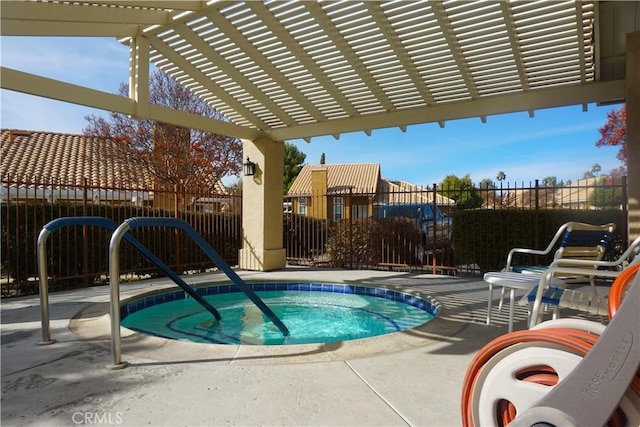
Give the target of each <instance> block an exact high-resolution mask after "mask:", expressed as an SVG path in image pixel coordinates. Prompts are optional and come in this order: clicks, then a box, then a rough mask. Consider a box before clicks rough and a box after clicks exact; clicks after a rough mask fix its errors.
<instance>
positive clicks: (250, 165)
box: [243, 156, 256, 176]
mask: <svg viewBox="0 0 640 427" xmlns="http://www.w3.org/2000/svg"><path fill="white" fill-rule="evenodd" d="M243 166H244V167H243V170H244V175H245V176H253V175H255V173H256V164H255V163H254V162H252V161H251V160H249V156H247V161H246V162H244V165H243Z"/></svg>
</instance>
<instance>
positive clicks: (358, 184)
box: [287, 163, 380, 196]
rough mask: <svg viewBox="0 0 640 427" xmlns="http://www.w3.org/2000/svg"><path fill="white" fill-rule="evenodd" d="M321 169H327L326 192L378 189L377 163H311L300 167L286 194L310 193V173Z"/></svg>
mask: <svg viewBox="0 0 640 427" xmlns="http://www.w3.org/2000/svg"><path fill="white" fill-rule="evenodd" d="M322 169H324V170H326V171H327V193H328V194H375V193H376V192H377V190H378V183H379V180H380V164H379V163H350V164H324V165H321V164H313V165H304V166H303V167H302V170H301V171H300V173H299V174H298V176H297V178H296V179H295V181H293V184H292V185H291V188H290V189H289V192H288V193H287V195H288V196H309V195H312V193H313V190H312V187H311V177H312V173H313V171H314V170H322Z"/></svg>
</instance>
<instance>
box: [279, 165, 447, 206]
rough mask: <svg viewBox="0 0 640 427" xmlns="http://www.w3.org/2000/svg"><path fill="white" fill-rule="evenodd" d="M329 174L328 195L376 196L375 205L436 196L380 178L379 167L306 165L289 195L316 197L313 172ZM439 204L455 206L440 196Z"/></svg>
mask: <svg viewBox="0 0 640 427" xmlns="http://www.w3.org/2000/svg"><path fill="white" fill-rule="evenodd" d="M317 170H326V171H327V194H330V195H339V194H353V195H375V197H376V202H380V203H382V202H384V203H432V202H433V192H432V191H430V190H431V189H430V188H424V187H421V186H418V185H415V184H411V183H409V182H406V181H392V180H389V179H387V178H382V177H381V176H380V164H379V163H349V164H320V165H319V164H313V165H304V166H303V168H302V170H301V171H300V173H299V174H298V177H297V178H296V179H295V181H294V182H293V184H292V185H291V188H290V189H289V192H288V193H287V195H288V196H290V197H295V196H310V195H314V194H315V193H316V192H317V191H318V190H314V189H313V188H312V174H313V171H317ZM436 203H438V204H443V205H444V204H446V205H450V204H454V203H455V202H454V201H453V200H451V199H448V198H447V197H444V196H442V195H440V194H437V195H436Z"/></svg>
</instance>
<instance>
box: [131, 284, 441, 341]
mask: <svg viewBox="0 0 640 427" xmlns="http://www.w3.org/2000/svg"><path fill="white" fill-rule="evenodd" d="M256 294H257V295H258V296H259V297H260V298H261V299H262V300H263V301H264V302H265V304H267V305H268V306H269V308H271V310H273V312H274V313H275V314H276V315H277V316H278V317H279V318H280V319H281V320H282V322H283V323H284V324H285V325H286V326H287V328H288V329H289V331H290V337H288V339H287V340H285V338H284V336H283V334H282V332H281V331H280V330H279V329H278V328H277V327H276V325H275V324H273V323H272V322H271V321H269V320H268V318H267V317H266V316H264V315H263V313H262V312H261V311H260V310H259V309H258V308H257V307H256V306H255V305H254V304H253V303H252V302H251V301H250V300H249V299H248V298H246V297H245V295H244V294H243V293H240V292H231V293H224V294H218V295H208V296H205V299H206V300H207V301H208V302H209V303H210V304H211V305H213V306H214V307H215V308H216V309H217V310H218V311H219V312H220V314H221V316H222V321H221V322H218V321H216V320H215V318H214V317H213V316H212V314H211V313H209V312H208V311H206V310H204V309H203V308H202V307H201V306H200V305H199V304H198V303H197V302H196V301H195V300H193V299H191V298H185V299H179V300H174V301H169V302H162V303H159V304H154V305H151V306H147V307H146V308H144V309H140V310H137V311H135V312H133V313H131V314H127V315H126V317H125V316H123V319H122V322H121V324H122V326H124V327H127V328H129V329H132V330H135V331H137V332H142V333H145V334H149V335H155V336H160V337H164V338H170V339H176V340H187V341H193V342H199V343H216V344H252V345H282V344H308V343H328V342H336V341H345V340H354V339H359V338H366V337H373V336H377V335H382V334H388V333H392V332H398V331H403V330H406V329H410V328H413V327H416V326H418V325H421V324H423V323H425V322H428V321H429V320H431V319H432V318H433V317H434V315H433V314H432V313H431V312H429V311H427V310H425V309H422V308H418V307H415V306H413V305H410V304H406V303H405V302H402V301H396V300H394V299H390V298H380V297H375V296H371V295H361V294H347V293H334V292H302V291H289V290H284V291H283V290H274V291H258V292H256ZM412 298H413V297H412ZM413 299H416V298H413ZM420 301H422V300H420ZM422 302H423V303H424V301H422ZM427 304H428V303H427ZM421 306H424V305H423V304H422V305H421ZM429 307H430V306H429Z"/></svg>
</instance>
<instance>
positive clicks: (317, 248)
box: [284, 177, 627, 274]
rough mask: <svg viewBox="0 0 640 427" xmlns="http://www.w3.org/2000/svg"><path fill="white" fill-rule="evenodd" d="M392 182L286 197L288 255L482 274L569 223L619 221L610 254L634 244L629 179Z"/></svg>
mask: <svg viewBox="0 0 640 427" xmlns="http://www.w3.org/2000/svg"><path fill="white" fill-rule="evenodd" d="M392 184H394V185H393V187H392V188H385V189H384V191H370V192H359V193H354V191H353V190H350V189H339V190H336V191H334V192H331V191H329V192H328V194H325V193H313V194H306V195H300V196H296V197H289V198H285V203H284V206H285V212H286V214H285V239H284V242H285V247H286V253H287V259H288V262H289V263H295V264H304V265H314V266H333V267H339V268H361V269H362V268H375V269H381V268H382V269H409V270H419V271H425V272H431V273H445V274H460V273H462V272H467V273H470V274H477V273H481V272H482V271H484V270H487V269H490V268H499V266H500V264H501V263H504V260H505V259H506V255H507V252H508V251H509V249H510V247H513V246H509V245H525V244H528V245H529V246H527V247H544V246H546V243H547V242H548V239H549V236H553V234H554V233H555V232H556V230H557V228H558V227H559V225H560V224H562V223H564V222H566V221H581V222H591V223H604V222H615V223H616V226H617V227H616V230H617V232H616V236H615V238H614V242H613V244H612V245H611V248H610V250H611V251H612V252H620V249H621V248H622V249H623V247H624V246H625V242H626V241H627V212H626V206H627V196H626V178H625V177H622V178H619V179H609V178H605V177H603V178H590V179H584V180H578V181H577V182H575V183H568V184H566V185H556V184H555V183H547V184H541V183H540V182H539V181H537V180H536V181H534V182H531V183H528V184H527V185H525V183H522V184H520V185H515V184H507V183H502V182H499V183H497V184H495V183H493V184H490V185H486V186H484V187H483V188H467V189H460V188H456V189H448V188H437V187H436V185H435V184H434V185H433V186H432V187H431V188H416V187H415V186H410V185H408V184H406V183H393V182H392ZM507 218H509V221H507ZM498 238H499V239H500V240H501V241H500V242H498V241H497V239H498ZM470 246H472V247H471V248H470ZM610 256H614V255H610Z"/></svg>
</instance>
